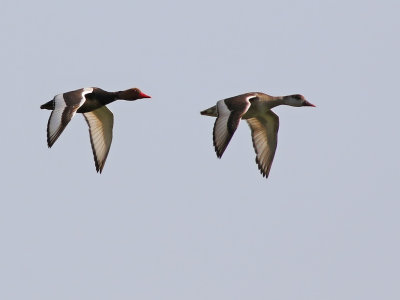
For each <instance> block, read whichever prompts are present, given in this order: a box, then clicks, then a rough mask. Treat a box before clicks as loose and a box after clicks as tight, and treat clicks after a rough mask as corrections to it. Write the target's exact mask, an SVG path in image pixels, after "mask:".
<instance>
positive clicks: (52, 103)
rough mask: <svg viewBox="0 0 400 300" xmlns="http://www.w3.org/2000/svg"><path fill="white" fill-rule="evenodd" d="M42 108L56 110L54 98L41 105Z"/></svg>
mask: <svg viewBox="0 0 400 300" xmlns="http://www.w3.org/2000/svg"><path fill="white" fill-rule="evenodd" d="M40 108H41V109H48V110H54V100H50V101H49V102H46V103H45V104H42V105H40Z"/></svg>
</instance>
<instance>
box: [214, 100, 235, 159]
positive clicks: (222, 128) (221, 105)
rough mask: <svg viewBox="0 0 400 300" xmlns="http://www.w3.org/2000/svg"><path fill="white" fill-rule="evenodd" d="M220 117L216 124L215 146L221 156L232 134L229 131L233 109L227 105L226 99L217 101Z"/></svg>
mask: <svg viewBox="0 0 400 300" xmlns="http://www.w3.org/2000/svg"><path fill="white" fill-rule="evenodd" d="M217 112H218V117H217V119H216V120H215V124H214V135H213V136H214V146H215V150H216V152H217V156H218V157H221V156H222V154H223V153H224V151H225V149H226V147H227V146H228V143H229V141H230V139H231V138H232V136H231V135H230V134H229V132H228V120H229V116H230V114H231V111H230V110H229V109H228V107H227V106H226V104H225V102H224V100H220V101H218V102H217Z"/></svg>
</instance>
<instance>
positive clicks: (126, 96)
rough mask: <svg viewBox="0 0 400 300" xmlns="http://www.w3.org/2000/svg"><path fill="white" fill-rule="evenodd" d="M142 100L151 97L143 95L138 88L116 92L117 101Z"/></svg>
mask: <svg viewBox="0 0 400 300" xmlns="http://www.w3.org/2000/svg"><path fill="white" fill-rule="evenodd" d="M142 98H151V97H150V96H148V95H146V94H145V93H143V92H142V91H141V90H139V89H138V88H132V89H129V90H125V91H119V92H118V99H123V100H128V101H133V100H137V99H142Z"/></svg>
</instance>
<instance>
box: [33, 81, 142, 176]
mask: <svg viewBox="0 0 400 300" xmlns="http://www.w3.org/2000/svg"><path fill="white" fill-rule="evenodd" d="M141 98H150V96H148V95H146V94H144V93H142V92H141V91H140V90H139V89H137V88H132V89H128V90H125V91H118V92H107V91H105V90H102V89H100V88H97V87H90V88H82V89H78V90H75V91H70V92H66V93H63V94H58V95H56V96H55V97H54V98H53V99H52V100H50V101H48V102H46V103H45V104H43V105H41V106H40V108H41V109H48V110H51V111H52V113H51V115H50V118H49V121H48V123H47V145H48V147H49V148H50V147H52V146H53V144H54V143H55V142H56V140H57V139H58V137H59V136H60V135H61V133H62V132H63V131H64V129H65V127H66V126H67V125H68V123H69V122H70V121H71V119H72V118H73V116H74V115H75V114H76V113H82V114H83V116H84V117H85V120H86V122H87V124H88V126H89V134H90V142H91V146H92V150H93V155H94V160H95V165H96V170H97V172H100V173H101V172H102V170H103V167H104V164H105V161H106V159H107V155H108V152H109V150H110V147H111V141H112V130H113V125H114V116H113V113H112V112H111V111H110V110H109V109H108V108H107V107H106V105H107V104H109V103H111V102H114V101H116V100H120V99H122V100H128V101H133V100H137V99H141Z"/></svg>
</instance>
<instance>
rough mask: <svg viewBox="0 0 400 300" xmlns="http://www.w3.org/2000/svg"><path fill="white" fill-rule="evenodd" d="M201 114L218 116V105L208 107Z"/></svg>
mask: <svg viewBox="0 0 400 300" xmlns="http://www.w3.org/2000/svg"><path fill="white" fill-rule="evenodd" d="M200 114H201V115H203V116H210V117H216V116H218V114H217V106H216V105H214V106H213V107H210V108H207V109H205V110H203V111H201V112H200Z"/></svg>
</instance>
